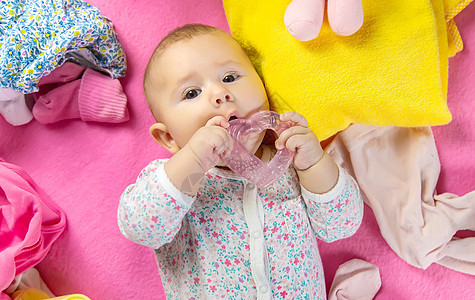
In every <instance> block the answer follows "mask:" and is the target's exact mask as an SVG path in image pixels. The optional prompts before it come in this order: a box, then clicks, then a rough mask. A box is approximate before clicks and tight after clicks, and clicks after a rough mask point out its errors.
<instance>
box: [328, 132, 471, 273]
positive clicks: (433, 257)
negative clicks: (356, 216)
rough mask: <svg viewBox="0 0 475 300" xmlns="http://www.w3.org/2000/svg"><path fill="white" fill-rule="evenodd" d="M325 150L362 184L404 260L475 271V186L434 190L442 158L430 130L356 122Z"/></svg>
mask: <svg viewBox="0 0 475 300" xmlns="http://www.w3.org/2000/svg"><path fill="white" fill-rule="evenodd" d="M326 150H327V152H328V153H329V154H330V155H331V156H332V157H333V159H334V160H335V161H336V162H337V163H338V164H340V165H341V166H342V167H344V168H345V169H347V170H349V172H350V174H352V175H353V176H354V178H355V179H356V180H357V182H358V184H359V185H360V189H361V192H362V194H363V199H364V201H365V203H366V204H368V205H369V206H370V207H371V208H372V209H373V212H374V214H375V217H376V220H377V222H378V225H379V228H380V231H381V234H382V236H383V237H384V239H385V240H386V242H387V243H388V244H389V246H390V247H391V248H392V249H393V250H394V251H395V252H396V253H397V254H398V255H399V256H400V257H401V258H402V259H403V260H405V261H406V262H408V263H409V264H411V265H413V266H416V267H419V268H423V269H425V268H427V267H428V266H429V265H430V264H432V263H433V262H437V263H439V264H441V265H443V266H446V267H448V268H452V269H454V270H457V271H460V272H464V273H468V274H474V275H475V238H464V239H458V238H455V237H453V236H454V234H455V233H456V232H457V231H458V230H464V229H470V230H475V191H472V192H470V193H468V194H466V195H464V196H462V197H458V196H456V195H453V194H449V193H446V194H441V195H436V192H435V188H436V184H437V180H438V176H439V173H440V162H439V158H438V154H437V149H436V146H435V142H434V137H433V135H432V131H431V129H430V128H428V127H424V128H400V127H376V126H367V125H357V124H354V125H352V126H350V127H349V128H347V129H346V130H344V131H343V132H341V133H339V134H338V135H337V136H336V137H335V139H334V141H333V142H332V143H331V144H330V145H329V146H328V147H327V149H326Z"/></svg>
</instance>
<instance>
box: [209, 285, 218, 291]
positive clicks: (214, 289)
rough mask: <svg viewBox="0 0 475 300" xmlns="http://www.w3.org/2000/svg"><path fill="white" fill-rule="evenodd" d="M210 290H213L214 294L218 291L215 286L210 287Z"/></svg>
mask: <svg viewBox="0 0 475 300" xmlns="http://www.w3.org/2000/svg"><path fill="white" fill-rule="evenodd" d="M209 289H210V290H212V291H213V292H216V291H217V289H216V286H214V285H212V286H210V287H209Z"/></svg>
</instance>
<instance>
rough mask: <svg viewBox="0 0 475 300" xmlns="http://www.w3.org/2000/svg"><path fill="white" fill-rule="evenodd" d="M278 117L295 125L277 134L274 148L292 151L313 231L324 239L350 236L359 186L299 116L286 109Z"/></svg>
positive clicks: (359, 205) (359, 208)
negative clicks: (326, 150) (278, 135)
mask: <svg viewBox="0 0 475 300" xmlns="http://www.w3.org/2000/svg"><path fill="white" fill-rule="evenodd" d="M281 120H283V121H291V122H293V123H295V124H296V125H295V126H293V127H291V128H289V129H287V130H285V131H284V132H283V133H282V134H281V135H280V137H279V138H278V139H277V141H276V148H278V149H279V148H282V147H284V146H285V147H286V148H287V149H289V150H291V151H293V152H294V153H295V155H294V160H293V165H294V167H295V169H296V170H297V175H298V177H299V180H300V184H301V186H302V197H303V199H304V201H305V203H306V205H307V212H308V215H309V218H310V222H311V224H312V227H313V228H314V230H315V232H316V234H317V235H318V236H319V237H320V238H321V239H323V240H325V241H334V240H337V239H341V238H345V237H348V236H351V235H352V234H354V233H355V231H356V229H358V227H359V226H360V224H361V220H362V216H363V200H362V197H361V195H360V192H359V188H358V185H357V184H356V182H355V181H354V179H353V178H352V177H351V176H350V175H349V174H347V173H346V172H345V171H344V170H343V169H341V168H338V166H337V165H336V164H335V162H334V161H333V159H332V158H331V157H330V156H329V155H328V154H327V153H326V152H325V151H323V149H322V147H321V146H320V142H319V140H318V138H317V137H316V135H315V133H314V132H313V131H312V130H310V129H309V128H308V127H307V121H306V120H305V118H304V117H303V116H302V115H300V114H298V113H296V112H288V113H285V114H282V115H281Z"/></svg>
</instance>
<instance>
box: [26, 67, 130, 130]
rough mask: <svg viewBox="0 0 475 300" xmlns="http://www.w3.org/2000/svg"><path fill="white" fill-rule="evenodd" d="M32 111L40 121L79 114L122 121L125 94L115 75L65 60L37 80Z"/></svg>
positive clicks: (125, 112) (125, 118) (87, 118)
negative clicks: (112, 76)
mask: <svg viewBox="0 0 475 300" xmlns="http://www.w3.org/2000/svg"><path fill="white" fill-rule="evenodd" d="M38 85H39V87H40V91H39V92H38V93H35V98H36V104H35V106H34V107H33V115H34V116H35V119H36V120H38V122H40V123H43V124H50V123H55V122H58V121H61V120H68V119H77V118H81V119H82V120H83V121H96V122H106V123H121V122H125V121H128V120H129V111H128V109H127V97H126V96H125V94H124V92H123V91H122V85H121V83H120V81H119V80H118V79H112V78H110V77H109V76H106V75H103V74H101V73H99V72H96V71H94V70H91V69H86V70H85V71H84V68H82V67H81V66H78V65H76V64H73V63H66V64H64V65H62V66H61V67H59V68H57V69H55V70H54V71H53V72H51V73H50V74H49V75H48V76H45V77H43V78H42V79H41V80H40V82H39V84H38Z"/></svg>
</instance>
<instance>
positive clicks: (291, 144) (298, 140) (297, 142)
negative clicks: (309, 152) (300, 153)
mask: <svg viewBox="0 0 475 300" xmlns="http://www.w3.org/2000/svg"><path fill="white" fill-rule="evenodd" d="M308 134H309V133H307V134H299V135H292V136H290V137H289V139H288V140H287V141H286V142H285V147H286V148H287V149H289V150H290V151H292V152H295V151H297V149H301V148H303V147H304V146H306V145H307V144H308V143H310V139H309V136H308Z"/></svg>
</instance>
